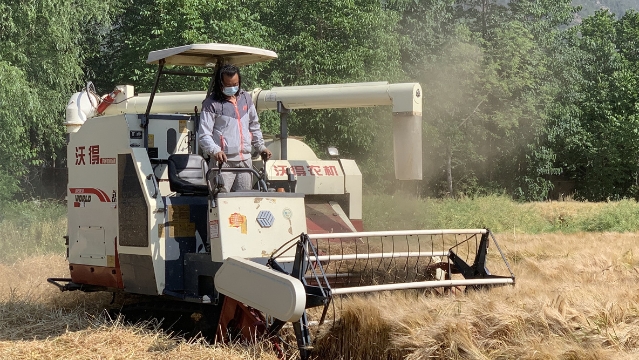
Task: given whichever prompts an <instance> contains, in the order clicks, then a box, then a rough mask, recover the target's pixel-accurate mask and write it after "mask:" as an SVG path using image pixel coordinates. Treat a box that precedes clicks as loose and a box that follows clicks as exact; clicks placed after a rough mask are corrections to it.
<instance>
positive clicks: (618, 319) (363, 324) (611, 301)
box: [0, 233, 639, 359]
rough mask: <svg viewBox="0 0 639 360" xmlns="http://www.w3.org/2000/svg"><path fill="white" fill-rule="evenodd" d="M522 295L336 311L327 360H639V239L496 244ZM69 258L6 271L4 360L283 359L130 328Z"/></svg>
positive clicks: (530, 239) (326, 334)
mask: <svg viewBox="0 0 639 360" xmlns="http://www.w3.org/2000/svg"><path fill="white" fill-rule="evenodd" d="M497 239H498V240H499V242H500V244H501V245H502V247H503V248H504V250H505V252H506V254H507V257H508V259H509V261H510V263H511V266H512V268H513V271H514V272H515V274H516V276H517V283H516V285H515V286H514V287H510V286H509V287H503V288H496V289H492V290H490V291H480V292H468V293H465V294H456V295H443V296H442V295H439V296H438V295H430V294H421V295H418V294H415V293H401V294H398V293H394V294H393V293H384V294H379V295H370V296H367V297H359V298H354V299H343V300H342V301H340V302H339V306H338V311H339V312H341V314H340V316H339V318H340V320H338V321H337V322H335V323H333V324H329V325H324V326H323V327H321V328H318V329H314V331H313V333H314V339H315V342H316V344H315V345H316V352H315V354H316V356H317V358H320V359H337V358H344V359H400V358H405V359H635V358H639V258H638V256H639V246H638V245H637V242H638V241H639V233H576V234H570V235H564V234H539V235H519V234H516V235H513V234H497ZM66 271H67V268H66V264H65V260H64V257H63V256H60V255H43V256H34V257H30V258H25V259H22V260H19V261H17V262H15V263H13V264H9V265H0V272H1V274H2V277H1V278H0V358H2V359H61V358H64V359H182V358H188V359H205V358H206V359H276V358H277V356H276V355H275V353H273V352H272V351H271V349H270V347H269V346H268V344H265V343H261V344H257V345H250V346H245V345H241V344H233V345H209V344H206V343H205V342H203V341H200V340H180V339H177V338H173V337H171V336H170V335H169V334H165V333H163V332H161V331H159V330H154V329H152V328H149V327H148V326H147V327H143V326H130V325H124V324H123V323H122V322H121V321H119V320H117V319H110V318H108V316H107V315H106V313H105V312H104V308H105V307H107V306H108V304H109V302H110V300H111V295H110V294H104V293H93V294H85V293H61V292H60V291H58V290H57V289H56V288H54V287H53V286H51V285H49V284H47V283H46V278H47V277H51V276H66V275H67V273H66Z"/></svg>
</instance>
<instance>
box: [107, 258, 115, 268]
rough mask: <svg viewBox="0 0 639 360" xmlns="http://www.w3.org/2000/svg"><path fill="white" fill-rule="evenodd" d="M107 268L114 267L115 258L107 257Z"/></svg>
mask: <svg viewBox="0 0 639 360" xmlns="http://www.w3.org/2000/svg"><path fill="white" fill-rule="evenodd" d="M107 267H115V256H113V255H107Z"/></svg>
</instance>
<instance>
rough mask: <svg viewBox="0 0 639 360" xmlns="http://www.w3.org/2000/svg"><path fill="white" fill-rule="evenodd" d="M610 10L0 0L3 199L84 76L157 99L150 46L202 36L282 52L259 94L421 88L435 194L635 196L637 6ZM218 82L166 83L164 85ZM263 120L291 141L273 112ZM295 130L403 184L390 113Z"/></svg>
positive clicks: (375, 176)
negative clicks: (372, 85) (368, 85)
mask: <svg viewBox="0 0 639 360" xmlns="http://www.w3.org/2000/svg"><path fill="white" fill-rule="evenodd" d="M624 1H625V2H624ZM601 4H602V5H604V6H607V7H608V8H610V9H612V10H613V12H614V14H613V13H612V12H609V11H607V10H600V11H597V12H596V13H594V14H593V15H592V16H589V17H585V16H584V12H583V11H591V10H592V9H591V5H592V4H591V2H589V1H587V0H583V1H575V2H573V1H571V0H383V1H381V2H380V1H378V0H318V1H300V0H292V1H287V2H282V1H276V0H244V1H239V2H238V1H216V2H210V1H202V0H140V1H135V2H131V1H123V0H106V1H100V2H97V1H95V0H88V1H86V2H85V3H83V6H77V3H76V2H74V1H70V0H62V1H56V2H53V1H51V0H40V1H33V0H26V1H20V2H11V1H8V0H4V1H2V0H0V43H1V44H2V45H3V46H0V140H1V141H0V198H3V197H5V198H6V197H8V196H11V195H12V194H14V193H15V192H16V191H17V190H18V189H19V186H18V185H19V184H20V182H21V181H22V183H24V182H25V181H26V180H25V179H29V176H33V174H34V173H37V169H39V168H42V167H43V166H55V165H59V163H60V160H61V159H62V158H63V154H64V151H63V149H64V137H63V129H62V126H61V122H62V119H63V115H64V106H65V104H66V101H67V99H68V97H69V95H70V94H72V93H73V92H74V91H75V90H77V89H79V88H81V87H83V86H85V81H86V80H88V79H91V80H93V81H94V82H95V84H96V86H97V88H98V92H100V93H106V92H108V91H110V90H111V89H112V88H113V86H114V85H116V84H131V85H134V86H135V87H136V90H137V91H139V92H145V91H149V90H150V89H151V86H152V84H153V81H154V79H155V72H156V67H155V66H151V65H148V64H146V62H145V60H146V56H147V54H148V53H149V52H150V51H153V50H159V49H164V48H169V47H175V46H180V45H185V44H191V43H207V42H220V43H232V44H240V45H248V46H256V47H261V48H268V49H271V50H274V51H276V52H277V53H278V55H279V58H278V59H276V60H274V61H270V62H267V63H262V64H256V65H251V66H248V67H246V68H245V69H243V83H244V87H245V88H246V89H252V88H258V87H260V88H267V89H268V88H271V87H274V86H295V85H315V84H330V83H348V82H364V81H389V82H397V81H417V82H419V83H420V84H421V85H422V88H423V90H424V93H423V96H424V107H423V117H424V127H423V128H424V157H423V158H424V169H425V174H424V175H425V180H424V182H423V183H422V184H421V186H420V188H421V189H422V192H423V194H425V195H448V196H459V195H473V194H478V193H482V192H484V193H485V192H506V193H509V194H511V195H513V196H515V197H518V198H520V199H527V200H539V199H544V198H546V197H547V196H548V194H549V191H550V190H551V189H552V187H553V181H554V180H556V179H557V178H558V177H559V178H561V179H570V180H573V181H574V182H575V184H576V189H577V196H578V197H580V198H584V199H590V200H602V199H608V198H623V197H630V196H634V197H637V196H639V130H638V126H637V125H639V124H638V123H637V122H638V117H637V111H638V109H639V107H638V105H637V104H638V101H639V98H638V97H639V95H638V92H637V90H636V89H637V82H639V78H638V76H639V75H637V74H639V72H638V70H639V68H638V66H639V52H638V51H637V45H636V39H637V35H639V15H638V13H636V12H634V11H628V12H626V11H627V10H628V9H630V8H631V7H633V6H636V5H637V4H634V3H630V2H629V1H627V0H620V1H613V0H609V1H602V2H601ZM576 5H583V10H582V7H580V6H576ZM580 11H582V12H580ZM588 14H589V13H588ZM579 16H581V17H579ZM207 85H208V82H207V80H204V79H201V78H188V77H186V78H185V77H182V78H175V77H166V78H164V79H162V81H161V90H162V91H183V90H203V89H205V88H206V87H207ZM261 120H262V125H263V129H264V130H265V131H266V132H270V133H277V132H278V117H277V114H275V113H263V114H261ZM289 123H290V133H291V134H292V135H299V136H304V137H305V139H306V141H307V142H308V143H309V144H311V146H313V147H314V148H315V149H316V150H320V149H322V148H324V147H325V146H327V145H336V146H338V147H340V150H341V152H342V153H343V154H344V155H345V156H349V157H355V158H356V159H358V160H360V164H361V166H362V168H363V171H364V173H365V174H366V176H367V178H368V182H369V183H375V184H376V186H384V185H389V184H396V183H394V182H393V181H392V180H387V179H386V178H385V177H384V176H382V175H383V174H384V173H386V172H389V173H390V171H389V170H390V167H391V165H390V160H391V159H392V156H391V152H392V150H391V149H392V144H391V137H390V136H387V134H388V132H390V131H391V126H390V125H391V123H390V110H389V109H384V108H380V109H340V110H335V109H333V110H321V111H316V110H313V111H311V110H308V111H307V110H304V111H302V110H299V111H295V112H293V114H292V116H291V118H290V120H289Z"/></svg>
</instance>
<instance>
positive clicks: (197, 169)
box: [168, 154, 209, 196]
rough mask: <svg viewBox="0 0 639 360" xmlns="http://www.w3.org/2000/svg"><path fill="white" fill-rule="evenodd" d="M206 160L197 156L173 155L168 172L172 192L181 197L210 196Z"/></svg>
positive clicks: (169, 161)
mask: <svg viewBox="0 0 639 360" xmlns="http://www.w3.org/2000/svg"><path fill="white" fill-rule="evenodd" d="M208 171H209V166H208V164H207V162H206V160H205V159H204V158H203V157H202V156H200V155H196V154H173V155H171V156H169V160H168V172H169V186H170V188H171V191H174V192H176V193H179V194H181V195H197V196H208V195H209V187H208V185H207V181H206V173H207V172H208Z"/></svg>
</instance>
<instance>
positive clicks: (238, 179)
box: [198, 64, 272, 192]
mask: <svg viewBox="0 0 639 360" xmlns="http://www.w3.org/2000/svg"><path fill="white" fill-rule="evenodd" d="M241 88H242V76H241V75H240V70H239V69H238V68H237V66H235V65H231V64H226V65H223V66H222V67H220V68H219V69H218V70H217V72H216V74H215V80H214V86H213V94H211V95H210V96H207V98H206V99H205V100H204V102H203V103H202V114H201V121H200V128H199V129H198V132H199V140H200V146H201V147H202V150H203V152H204V153H205V154H209V156H210V161H209V166H210V167H211V168H213V167H214V166H215V167H217V166H219V164H223V167H232V168H250V167H251V153H252V149H253V148H255V149H256V150H257V151H258V152H259V153H260V154H261V155H262V159H265V160H268V159H270V158H271V155H272V154H271V152H270V151H269V150H268V149H267V148H266V146H264V139H263V138H262V131H261V130H260V123H259V120H258V117H257V110H256V109H255V105H254V104H253V99H251V96H250V95H249V94H248V93H247V92H246V91H244V90H242V89H241ZM222 178H223V179H224V190H226V192H229V191H231V190H232V191H238V190H239V191H241V190H249V189H251V187H252V185H253V184H252V181H251V180H252V178H251V174H250V173H248V172H240V173H234V172H222Z"/></svg>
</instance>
